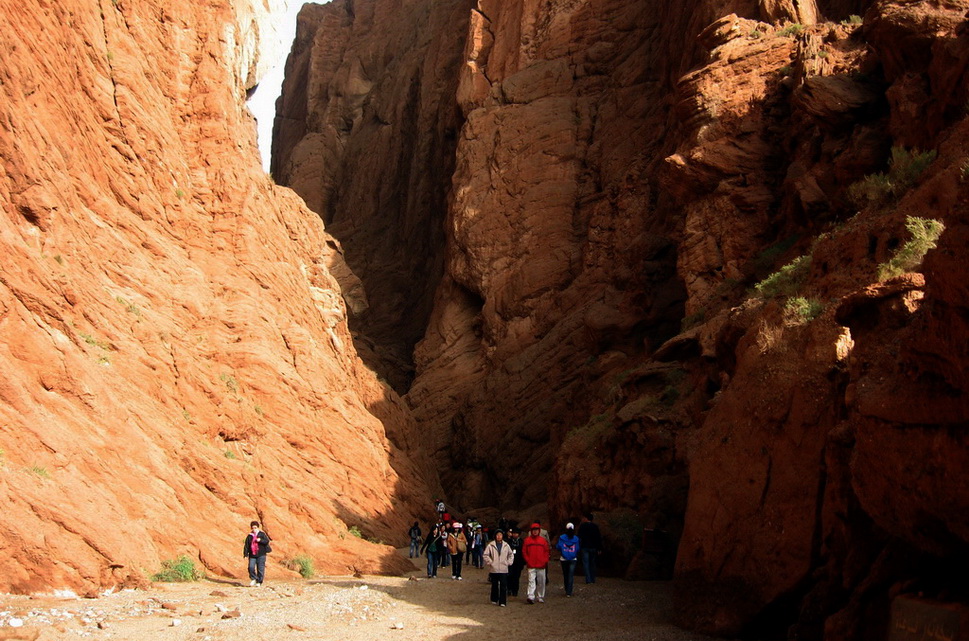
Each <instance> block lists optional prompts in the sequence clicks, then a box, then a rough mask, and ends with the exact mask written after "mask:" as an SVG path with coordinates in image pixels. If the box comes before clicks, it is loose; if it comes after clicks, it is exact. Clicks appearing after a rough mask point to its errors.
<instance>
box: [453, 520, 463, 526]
mask: <svg viewBox="0 0 969 641" xmlns="http://www.w3.org/2000/svg"><path fill="white" fill-rule="evenodd" d="M452 526H453V527H464V526H463V525H461V524H460V523H458V522H457V521H455V522H454V523H452Z"/></svg>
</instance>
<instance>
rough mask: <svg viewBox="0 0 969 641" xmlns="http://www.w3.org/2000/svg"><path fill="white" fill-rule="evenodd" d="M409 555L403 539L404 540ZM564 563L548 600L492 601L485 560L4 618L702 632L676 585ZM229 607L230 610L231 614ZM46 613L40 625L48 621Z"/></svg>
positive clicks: (620, 637)
mask: <svg viewBox="0 0 969 641" xmlns="http://www.w3.org/2000/svg"><path fill="white" fill-rule="evenodd" d="M398 554H401V555H403V556H405V557H406V550H398ZM556 566H557V563H553V564H551V565H550V571H549V587H548V593H547V598H546V601H545V603H543V604H535V605H531V606H529V605H526V604H525V603H524V601H523V599H522V598H520V597H519V598H518V599H510V600H509V603H508V606H507V607H504V608H500V607H496V606H493V605H491V604H490V603H489V602H488V592H489V585H488V581H487V573H486V571H485V570H477V569H475V568H469V569H467V570H466V572H465V580H464V581H461V582H456V581H451V580H449V579H447V578H440V579H434V580H427V579H425V578H422V577H423V571H422V570H415V572H414V573H412V574H410V576H404V577H386V576H363V577H357V578H354V577H317V578H315V579H312V580H309V581H298V582H294V581H291V580H290V581H282V582H280V581H276V580H274V579H273V578H272V577H271V576H270V577H268V578H267V582H266V583H265V585H264V586H263V587H262V588H259V589H251V588H248V587H245V586H244V585H243V584H242V582H239V583H234V582H210V581H204V582H202V583H195V584H169V585H166V586H163V587H159V588H158V589H155V590H149V591H146V592H138V593H119V594H115V595H111V596H109V597H105V598H102V599H99V600H97V601H94V602H87V603H85V602H83V601H76V600H74V601H71V600H64V599H56V598H50V597H48V598H41V599H33V600H30V601H27V600H19V601H18V600H16V599H2V598H0V612H2V613H0V626H5V625H9V620H10V619H11V618H19V619H20V620H21V621H23V624H24V625H23V628H22V630H23V632H24V634H25V635H26V636H23V637H9V636H8V637H5V638H24V639H27V638H29V639H31V641H55V640H56V639H63V638H65V636H66V635H80V636H87V635H92V634H93V635H95V636H96V638H100V639H119V640H120V639H125V640H127V639H138V640H139V641H163V640H164V641H181V640H183V639H184V640H189V639H192V640H199V639H202V640H204V639H209V640H211V641H215V640H219V641H251V640H252V639H267V640H268V639H276V638H285V639H295V640H301V639H307V640H308V639H314V640H319V641H370V640H372V639H395V640H397V641H493V640H494V639H496V638H515V639H530V640H533V641H560V640H563V639H568V640H570V641H706V640H708V639H709V638H710V637H705V636H703V635H699V634H695V633H689V632H686V631H684V630H682V629H679V628H676V627H674V626H673V625H672V624H671V623H670V609H671V598H670V591H669V585H668V584H667V583H663V582H639V581H623V580H620V579H608V578H607V579H600V580H597V582H596V583H595V584H594V585H590V586H585V585H578V586H577V587H576V590H575V594H574V596H573V597H572V598H566V597H565V596H564V594H563V591H562V587H561V585H562V581H561V572H560V570H559V569H558V568H557V567H556ZM226 613H230V614H231V616H224V615H225V614H226ZM42 623H45V624H44V625H41V624H42Z"/></svg>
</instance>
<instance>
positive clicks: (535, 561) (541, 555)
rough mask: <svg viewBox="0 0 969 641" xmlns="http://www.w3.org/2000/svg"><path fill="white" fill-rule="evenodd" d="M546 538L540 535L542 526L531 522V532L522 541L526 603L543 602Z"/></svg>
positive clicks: (547, 558) (547, 548)
mask: <svg viewBox="0 0 969 641" xmlns="http://www.w3.org/2000/svg"><path fill="white" fill-rule="evenodd" d="M549 553H550V550H549V545H548V539H546V538H545V537H544V536H542V526H541V525H539V524H538V523H532V527H531V533H530V534H529V535H528V536H526V537H525V540H524V541H523V542H522V555H523V556H524V557H525V565H526V566H527V567H528V599H527V600H526V601H525V603H527V604H528V605H531V604H533V603H535V601H536V600H537V601H538V602H539V603H545V569H546V568H547V567H548V560H549V556H550V554H549Z"/></svg>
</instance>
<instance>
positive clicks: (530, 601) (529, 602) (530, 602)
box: [525, 599, 535, 605]
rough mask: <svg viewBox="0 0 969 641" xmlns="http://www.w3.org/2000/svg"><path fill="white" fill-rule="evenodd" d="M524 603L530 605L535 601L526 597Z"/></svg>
mask: <svg viewBox="0 0 969 641" xmlns="http://www.w3.org/2000/svg"><path fill="white" fill-rule="evenodd" d="M525 603H526V604H527V605H532V604H533V603H535V602H534V601H532V600H531V599H528V600H527V601H525Z"/></svg>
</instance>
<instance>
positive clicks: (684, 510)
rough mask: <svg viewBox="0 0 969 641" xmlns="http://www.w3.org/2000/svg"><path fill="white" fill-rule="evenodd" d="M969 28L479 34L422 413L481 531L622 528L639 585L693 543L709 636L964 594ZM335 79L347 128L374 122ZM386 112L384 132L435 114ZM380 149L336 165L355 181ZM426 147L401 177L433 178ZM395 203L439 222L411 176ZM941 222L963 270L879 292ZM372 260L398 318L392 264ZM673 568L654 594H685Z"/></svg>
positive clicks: (340, 155) (647, 16) (524, 20)
mask: <svg viewBox="0 0 969 641" xmlns="http://www.w3.org/2000/svg"><path fill="white" fill-rule="evenodd" d="M674 4H675V6H673V5H674ZM379 6H380V3H379V2H355V3H354V5H353V7H354V10H355V11H358V12H361V11H362V12H363V13H365V14H366V13H368V12H370V11H374V9H371V8H366V7H379ZM415 7H416V4H415V5H410V6H409V9H408V11H417V9H416V8H415ZM967 9H969V5H967V3H965V2H961V1H947V2H933V3H911V2H900V1H896V2H893V1H889V0H879V1H878V2H869V1H864V0H859V1H851V0H848V1H838V0H831V1H828V2H810V1H807V2H801V1H794V2H781V1H766V0H765V1H761V2H753V1H751V2H742V1H736V2H727V1H719V2H716V1H712V0H711V1H707V0H693V1H690V2H683V3H623V2H614V1H611V0H586V1H577V2H564V1H563V2H520V3H502V2H488V1H487V0H479V1H478V2H477V3H475V4H474V6H473V7H471V10H470V12H469V24H468V29H467V36H466V37H465V38H464V40H463V46H464V53H463V56H462V58H461V60H460V64H459V68H458V69H457V70H456V72H455V73H456V74H457V76H458V78H459V80H460V82H459V84H458V85H457V87H456V94H455V96H456V99H457V102H458V105H459V107H460V117H461V123H460V133H459V135H458V137H457V140H456V144H455V147H454V157H455V159H454V165H453V173H452V174H450V184H449V185H448V186H447V187H448V189H449V196H448V201H447V203H448V204H447V213H446V216H445V218H444V222H445V227H444V232H445V234H444V237H443V242H444V243H445V244H444V248H443V249H439V250H436V251H437V252H438V255H440V256H443V257H444V259H445V260H444V262H443V265H442V272H441V275H440V284H439V286H438V288H437V294H436V299H435V304H434V307H433V311H432V312H431V314H430V316H429V318H428V319H427V321H426V333H425V335H424V339H423V340H422V341H421V342H420V343H419V344H418V345H417V348H416V351H415V362H416V368H417V375H416V378H415V379H414V381H413V384H412V385H411V387H410V389H409V392H408V394H407V400H408V403H409V404H410V405H411V406H412V407H413V409H414V413H415V415H416V416H417V417H418V421H419V423H420V424H421V426H422V429H423V430H424V431H425V433H426V434H427V435H428V440H429V441H430V442H431V444H432V447H433V448H434V449H435V450H436V451H435V453H434V456H435V458H436V459H437V460H438V461H439V463H440V464H441V466H442V468H443V469H444V470H445V472H444V476H445V487H446V489H447V491H448V495H449V498H450V499H451V500H452V501H454V502H456V503H457V504H458V505H460V506H464V507H474V506H483V505H491V506H497V507H499V508H501V509H504V510H516V509H521V508H526V507H529V506H533V505H536V504H541V503H543V502H544V501H546V500H547V501H548V506H547V507H548V509H549V512H550V514H551V517H552V521H553V523H555V522H558V521H560V520H562V519H564V518H565V517H566V516H569V515H573V514H575V513H576V512H577V511H579V510H582V509H586V508H593V509H597V510H604V511H606V514H605V515H604V516H605V518H604V523H603V525H604V527H605V529H606V530H607V534H608V535H609V537H610V545H611V546H612V549H613V550H617V549H618V550H621V551H622V553H623V554H627V553H628V554H629V555H632V554H633V553H634V552H635V551H636V550H637V549H640V548H642V547H643V546H641V545H640V537H641V534H642V532H643V528H648V529H651V530H658V531H659V532H654V533H653V534H657V535H658V534H662V535H664V536H665V537H666V538H665V539H663V540H665V541H667V542H669V543H670V545H671V546H673V547H674V548H675V545H676V543H677V542H678V543H679V548H678V554H677V557H676V558H677V561H676V568H675V576H676V585H677V588H678V598H677V612H678V613H679V616H680V618H681V620H682V621H683V622H684V623H686V624H687V625H690V626H693V627H698V628H701V629H704V630H707V631H711V632H715V633H722V634H737V633H740V632H743V631H760V632H772V631H773V632H776V630H765V626H766V627H769V626H771V625H775V626H776V625H783V626H788V625H794V626H796V627H795V628H794V629H793V630H792V631H791V633H792V634H795V635H797V636H799V637H802V638H821V637H827V638H832V639H833V638H869V637H870V638H880V637H878V635H879V634H881V633H882V632H884V625H885V620H886V619H885V613H886V611H887V602H888V599H889V596H890V595H893V594H897V593H899V592H901V591H906V590H912V589H920V590H922V591H923V592H924V593H926V594H935V595H939V594H946V593H948V594H949V595H950V596H952V595H954V594H957V592H953V591H952V588H953V586H958V585H959V584H958V576H959V572H960V570H959V569H958V568H957V567H955V566H949V567H947V566H946V563H945V562H943V561H942V560H944V559H952V558H964V557H965V553H966V551H967V545H969V537H967V535H966V524H965V519H964V518H963V516H962V515H964V514H965V513H966V511H965V502H966V501H967V500H969V498H967V497H969V492H967V491H966V489H967V488H965V487H964V484H963V483H962V482H961V481H960V479H961V478H962V477H963V476H964V474H963V473H962V471H964V470H965V463H966V461H965V457H966V452H967V451H969V450H967V447H966V445H967V444H966V441H965V435H964V434H962V430H961V429H960V427H959V426H960V425H962V424H964V423H965V420H966V417H967V408H966V406H965V401H964V400H963V399H964V398H965V385H966V380H965V374H964V372H965V367H964V363H965V356H966V354H965V345H966V341H965V337H966V327H965V323H964V322H963V321H964V318H965V314H964V310H965V306H966V304H967V300H969V299H967V296H966V293H967V292H966V291H965V288H964V286H963V285H962V284H961V283H960V279H959V278H958V277H956V276H954V274H958V273H959V268H958V267H957V264H958V261H960V260H963V259H964V256H965V238H964V233H965V229H964V227H965V220H964V218H965V211H966V210H965V198H966V187H965V171H964V164H965V158H964V152H963V151H962V150H963V149H964V141H965V135H966V122H965V109H964V105H965V98H966V96H967V86H966V80H965V69H966V36H965V33H964V31H963V29H964V22H965V17H966V11H967ZM859 16H863V19H862V18H861V17H859ZM345 20H346V21H347V23H346V24H348V25H349V24H353V23H354V21H355V20H356V18H354V17H353V16H351V15H349V14H345ZM315 24H317V27H316V28H318V29H319V31H318V32H317V33H316V35H315V36H314V38H315V42H317V43H323V42H330V43H334V42H336V40H335V39H334V38H333V37H331V36H328V35H326V34H333V33H337V32H334V31H333V28H332V27H331V26H328V24H327V23H326V22H325V21H322V22H317V23H315ZM347 28H349V27H347ZM424 37H425V39H430V40H434V39H435V38H436V37H437V34H436V32H434V31H433V30H432V29H430V28H429V30H428V31H427V32H426V33H425V36H424ZM362 46H363V45H361V44H360V43H359V42H355V43H354V44H353V45H352V49H354V50H359V49H360V48H361V47H362ZM333 47H334V48H335V49H339V50H340V51H344V50H347V49H348V48H350V45H337V44H334V45H333ZM332 55H333V59H341V56H343V55H344V54H342V53H333V54H332ZM393 55H394V56H395V57H405V56H406V55H407V54H406V53H405V52H402V51H395V52H394V54H393ZM320 77H321V78H325V79H326V87H327V89H326V91H325V92H323V91H317V92H315V93H314V94H313V96H315V97H316V99H318V100H320V104H319V105H318V106H317V107H316V110H315V111H314V112H313V113H315V114H320V113H326V110H327V109H328V108H329V107H327V105H333V104H336V105H340V104H344V102H342V99H338V98H334V96H336V97H339V96H346V95H350V94H351V93H353V90H352V86H353V85H352V83H349V81H347V80H341V75H340V74H338V73H333V72H326V73H324V74H322V75H321V76H320ZM307 78H308V79H303V80H301V81H295V80H294V82H297V83H302V85H308V84H309V83H311V82H313V78H314V76H313V74H310V75H309V76H308V77H307ZM387 90H390V87H389V86H384V87H382V88H380V89H379V90H378V89H377V88H376V87H375V86H368V87H364V88H361V89H360V91H362V93H360V91H358V92H357V93H356V94H355V95H356V96H357V98H356V100H357V102H360V103H362V104H368V103H380V104H387V103H391V104H398V105H405V104H410V103H409V101H410V100H411V98H410V96H409V94H407V93H406V92H397V93H396V94H393V95H388V94H387V93H385V92H386V91H387ZM447 99H450V98H449V97H447ZM285 102H286V100H285V98H284V103H285ZM421 108H422V110H426V109H427V107H426V105H424V103H422V107H421ZM397 111H398V112H403V111H405V107H403V106H398V107H397ZM319 119H320V118H319V116H318V115H308V116H307V120H308V122H316V121H318V120H319ZM386 126H387V127H388V128H389V130H390V131H391V132H395V131H401V132H403V131H411V130H412V121H410V120H407V119H400V118H398V119H390V120H387V121H386ZM357 127H358V125H357V124H356V122H355V121H353V124H352V126H349V127H348V131H347V132H346V138H341V139H340V140H339V144H336V143H335V142H329V143H324V144H323V145H322V149H323V150H324V151H325V154H326V156H325V158H332V159H335V164H334V165H333V166H336V167H341V168H342V167H343V166H345V165H344V159H345V158H346V157H347V154H345V152H344V151H343V149H344V148H345V147H348V146H352V144H353V142H352V141H353V140H354V139H355V131H356V128H357ZM361 135H363V136H364V139H365V138H366V135H367V134H366V129H365V128H363V129H361ZM388 135H389V134H388ZM309 138H312V136H309V135H307V136H306V137H305V138H304V139H303V140H307V139H309ZM394 139H395V140H399V141H402V142H401V144H403V145H405V147H399V146H391V147H390V148H389V149H388V150H387V152H386V154H387V155H388V156H391V157H399V156H401V155H409V154H412V152H413V149H412V148H411V147H407V146H406V145H409V144H411V143H410V142H408V141H407V140H406V137H405V136H403V135H397V136H396V137H395V138H394ZM893 147H895V148H896V149H894V150H893ZM376 149H377V148H376V147H371V151H372V152H374V153H376V152H375V151H374V150H376ZM928 150H932V151H934V152H936V153H937V156H931V155H925V154H923V153H921V152H923V151H928ZM445 151H447V149H445V148H440V147H439V148H438V152H445ZM408 157H410V156H408ZM892 158H894V160H891V161H890V159H892ZM450 162H451V160H450V159H449V158H446V157H442V158H440V159H438V160H436V161H434V163H432V164H435V165H437V166H441V167H445V166H448V163H450ZM319 166H320V167H321V169H320V171H322V174H323V176H324V178H323V179H322V182H323V183H326V181H327V180H331V179H332V178H327V177H328V176H330V177H332V176H334V175H336V174H334V173H333V171H335V170H328V169H326V167H328V166H330V164H329V161H328V160H326V161H324V162H321V163H320V164H319ZM339 175H340V177H341V180H345V181H351V182H352V181H355V180H364V181H365V182H366V183H367V184H372V181H373V177H372V175H366V174H365V175H363V176H359V175H358V176H351V175H347V174H339ZM379 184H381V185H383V184H387V185H393V187H394V188H395V189H397V190H398V191H399V193H400V192H402V193H405V194H411V193H415V194H416V193H422V192H421V191H420V187H421V185H418V184H417V183H415V182H414V181H413V180H412V177H411V175H410V174H409V173H407V172H405V173H400V172H398V173H396V174H391V175H388V176H385V177H384V178H382V179H381V180H380V181H379ZM304 189H306V187H305V185H304V186H303V187H299V188H298V190H299V191H300V193H305V195H306V196H307V198H308V200H310V201H311V202H312V200H313V198H315V197H316V194H317V193H319V192H317V191H313V190H312V189H310V190H308V191H305V192H304ZM331 202H332V201H331ZM375 211H377V208H375V207H374V206H373V205H372V204H371V203H369V202H368V201H367V200H366V199H363V198H358V199H356V200H355V201H353V202H344V203H342V204H340V205H339V206H337V211H336V213H334V212H331V211H329V210H328V211H327V212H326V213H324V215H325V216H335V217H339V216H347V217H356V216H360V217H361V218H360V220H361V221H367V220H370V221H372V220H373V212H375ZM911 217H919V218H924V219H931V220H936V221H939V222H941V223H943V224H944V225H945V232H944V233H943V235H942V237H941V239H940V240H939V241H938V243H939V245H938V249H935V250H932V251H929V252H928V254H927V257H926V258H925V262H924V265H922V264H921V255H920V256H919V257H918V259H916V260H913V261H909V263H908V264H906V265H904V266H903V268H902V269H901V270H900V271H901V272H902V274H901V275H898V276H888V275H879V271H880V265H882V264H887V263H888V262H890V261H891V260H892V259H893V258H895V256H896V254H897V252H898V251H899V250H900V249H901V248H903V247H904V246H905V244H906V243H907V242H908V241H909V240H910V239H911V237H912V232H910V231H908V230H907V229H906V221H907V220H908V219H909V218H911ZM361 224H366V223H364V222H362V223H361ZM913 229H917V225H916V226H915V227H913ZM404 231H406V230H403V229H402V230H400V232H401V233H402V232H404ZM422 233H427V232H422ZM915 233H921V232H918V231H916V232H915ZM930 246H931V243H928V244H926V245H925V246H924V247H923V251H922V253H924V251H925V250H926V249H928V248H929V247H930ZM354 251H356V252H361V253H360V254H358V255H357V257H356V258H353V257H350V260H351V262H354V261H355V264H356V265H360V266H361V269H360V270H359V271H360V273H361V280H362V281H363V282H364V283H365V286H366V283H367V281H368V278H367V276H366V274H365V272H366V271H367V268H366V265H367V264H368V260H372V259H373V258H374V257H377V256H379V255H380V252H381V251H382V250H380V249H378V248H376V247H372V248H371V247H368V246H367V245H366V244H361V245H357V246H356V247H355V248H354ZM906 251H908V250H906ZM350 253H351V252H350V250H349V249H348V255H349V254H350ZM785 266H787V267H786V268H784V269H782V268H783V267H785ZM435 278H436V275H435ZM398 291H405V290H398ZM385 313H388V314H389V316H387V318H399V319H403V318H406V317H407V313H408V312H407V310H406V309H405V307H404V306H401V305H396V306H393V307H392V308H387V309H386V310H385ZM422 322H424V321H422ZM372 340H373V341H374V343H375V344H378V345H379V344H380V343H381V341H382V340H383V339H380V338H373V339H372ZM537 509H542V508H541V507H540V506H539V507H538V508H537ZM657 540H660V539H652V541H653V542H654V543H655V542H656V541H657ZM646 547H647V548H648V547H649V546H646ZM649 551H652V552H655V551H656V550H655V549H652V550H645V551H644V550H642V549H640V553H639V557H640V558H639V561H641V563H638V564H634V566H633V567H634V568H638V569H637V570H636V571H642V570H643V569H644V568H650V567H652V570H651V571H657V568H656V567H655V564H654V565H653V566H650V564H649V563H648V562H647V561H648V559H645V560H644V559H643V556H644V555H645V552H649ZM667 552H668V553H673V551H672V550H669V549H668V550H667ZM660 566H663V563H660ZM666 570H668V568H664V567H660V568H659V570H658V571H660V572H663V571H666ZM913 586H917V587H913ZM947 590H948V592H947Z"/></svg>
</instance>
